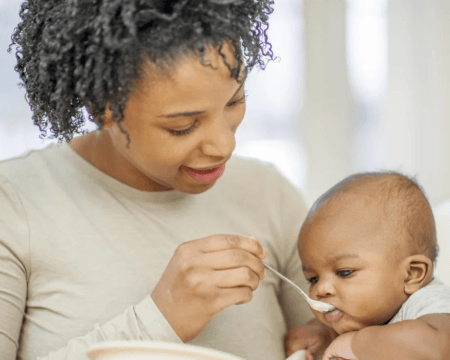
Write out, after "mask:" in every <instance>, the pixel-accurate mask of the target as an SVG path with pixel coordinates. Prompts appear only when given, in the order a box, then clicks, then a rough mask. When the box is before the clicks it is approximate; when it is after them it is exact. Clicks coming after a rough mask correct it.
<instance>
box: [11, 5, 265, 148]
mask: <svg viewBox="0 0 450 360" xmlns="http://www.w3.org/2000/svg"><path fill="white" fill-rule="evenodd" d="M272 12H273V0H28V1H25V2H24V3H23V4H22V8H21V11H20V17H21V18H22V21H21V22H20V23H19V24H18V26H17V28H16V29H15V31H14V34H13V35H12V43H11V45H10V47H9V49H8V51H11V46H13V45H15V46H16V58H17V65H16V66H15V70H16V71H17V72H18V73H19V74H20V77H21V79H22V83H21V86H23V87H25V89H26V93H27V95H26V98H27V101H28V103H29V105H30V107H31V109H32V111H33V121H34V124H35V125H37V126H38V127H39V129H40V130H41V137H45V136H47V132H48V131H50V133H51V136H50V137H51V138H57V139H58V140H59V141H61V140H66V141H70V140H71V139H72V137H73V135H74V134H76V133H82V132H83V130H82V127H83V125H84V123H85V121H86V119H85V116H84V113H83V108H84V107H86V108H87V109H89V114H88V118H89V120H91V121H95V122H96V124H97V126H98V127H99V128H102V125H103V122H104V114H105V108H106V106H107V105H109V108H110V109H111V112H112V120H113V121H115V122H117V124H118V125H119V127H120V129H121V130H122V132H124V130H123V128H122V126H121V122H122V121H123V119H124V115H123V113H124V109H125V104H126V102H127V101H128V95H129V93H130V91H131V90H132V88H133V85H134V84H135V83H136V81H137V80H139V79H140V77H141V76H142V68H143V66H142V64H143V63H144V62H145V60H147V59H149V60H150V61H151V62H153V63H155V64H157V65H158V64H165V65H170V64H171V63H172V62H173V61H176V59H177V58H178V57H179V56H180V54H192V53H194V54H196V55H198V56H199V58H200V60H201V61H202V62H203V63H204V61H203V59H204V57H203V56H204V54H205V50H206V49H207V48H208V46H216V47H218V49H219V53H220V54H221V55H222V58H223V60H224V62H225V64H226V65H227V66H228V68H229V69H230V73H231V76H232V77H234V78H235V79H236V80H237V81H240V79H239V77H240V71H239V70H240V69H241V66H242V62H243V60H242V58H244V59H245V63H246V66H247V69H248V70H251V69H252V68H253V67H254V66H255V65H258V66H259V67H261V68H263V69H264V67H265V65H266V61H268V60H270V59H272V60H273V52H272V47H271V44H270V43H269V42H268V39H267V34H266V31H267V29H268V27H269V24H268V17H269V15H270V14H271V13H272ZM227 40H230V41H231V42H232V45H233V46H234V49H235V57H236V59H237V66H236V68H231V66H230V65H229V64H228V63H227V62H226V59H225V56H224V55H223V53H222V52H221V50H222V46H223V44H224V41H227ZM158 66H161V65H158Z"/></svg>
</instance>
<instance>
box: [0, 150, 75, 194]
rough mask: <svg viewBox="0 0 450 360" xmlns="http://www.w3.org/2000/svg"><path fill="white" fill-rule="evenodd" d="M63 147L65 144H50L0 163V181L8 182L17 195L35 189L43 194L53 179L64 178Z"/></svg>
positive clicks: (65, 165)
mask: <svg viewBox="0 0 450 360" xmlns="http://www.w3.org/2000/svg"><path fill="white" fill-rule="evenodd" d="M65 146H67V144H51V145H49V146H47V147H45V148H43V149H38V150H36V149H34V150H29V151H27V152H25V153H23V154H22V155H19V156H17V157H14V158H11V159H6V160H3V161H0V179H2V181H3V182H8V183H9V184H10V185H11V187H12V188H14V189H15V191H16V192H17V193H23V194H25V195H28V194H30V193H35V192H36V189H40V190H41V191H42V192H45V189H46V188H48V187H50V186H51V185H52V182H54V181H55V179H57V178H58V177H62V176H65V170H66V169H65V168H66V167H67V164H65V161H64V150H63V149H64V147H65ZM58 174H59V175H58Z"/></svg>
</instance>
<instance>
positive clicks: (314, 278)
mask: <svg viewBox="0 0 450 360" xmlns="http://www.w3.org/2000/svg"><path fill="white" fill-rule="evenodd" d="M318 280H319V278H318V277H317V276H315V277H312V278H311V279H309V280H308V282H309V283H310V284H315V283H316V282H317V281H318Z"/></svg>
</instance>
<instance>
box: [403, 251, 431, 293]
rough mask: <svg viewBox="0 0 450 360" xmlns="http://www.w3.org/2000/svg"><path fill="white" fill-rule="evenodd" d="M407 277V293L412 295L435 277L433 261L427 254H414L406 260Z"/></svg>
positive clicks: (405, 287)
mask: <svg viewBox="0 0 450 360" xmlns="http://www.w3.org/2000/svg"><path fill="white" fill-rule="evenodd" d="M405 265H406V267H407V269H406V271H407V277H406V278H405V285H404V290H405V293H406V294H408V295H411V294H413V293H415V292H416V291H417V290H419V289H420V288H422V287H424V286H425V285H426V284H427V283H428V281H430V280H431V279H432V277H433V263H432V262H431V260H430V259H429V258H428V257H426V256H425V255H412V256H410V257H408V258H407V259H406V261H405Z"/></svg>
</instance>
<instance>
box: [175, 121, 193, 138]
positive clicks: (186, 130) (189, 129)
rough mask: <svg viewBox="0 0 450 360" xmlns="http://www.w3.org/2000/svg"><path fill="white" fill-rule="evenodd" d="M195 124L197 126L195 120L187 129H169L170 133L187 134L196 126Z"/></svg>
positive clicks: (176, 134)
mask: <svg viewBox="0 0 450 360" xmlns="http://www.w3.org/2000/svg"><path fill="white" fill-rule="evenodd" d="M196 126H197V121H196V122H195V123H193V124H192V126H191V127H189V128H187V129H185V130H171V131H170V133H171V134H172V135H175V136H179V135H187V134H189V133H190V132H191V131H192V130H194V129H195V128H196Z"/></svg>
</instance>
